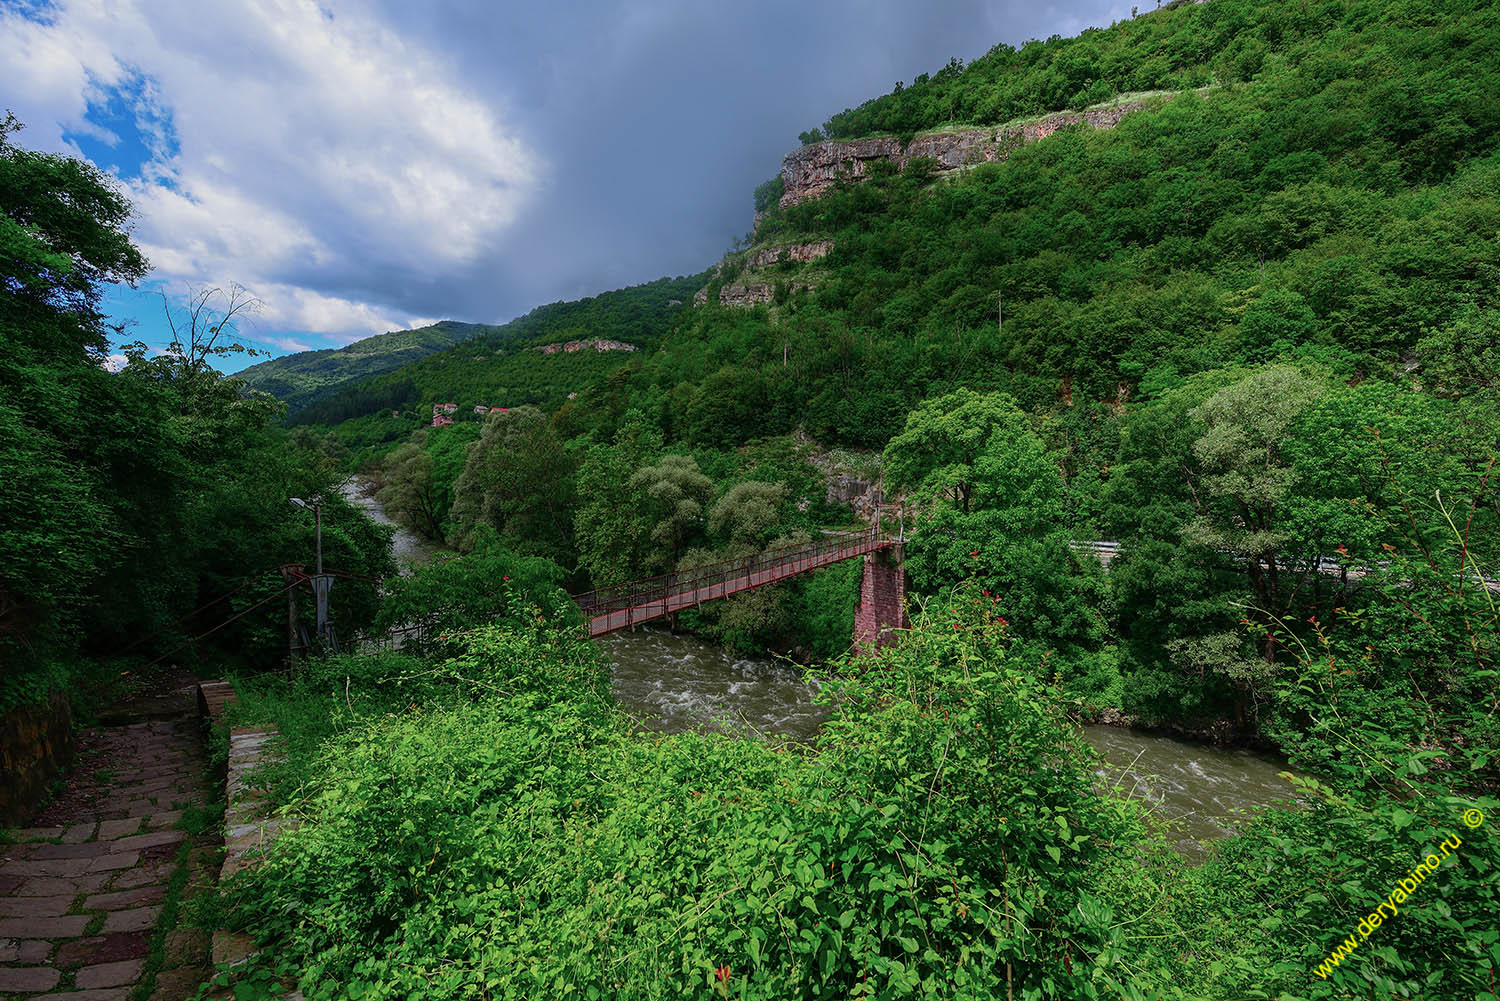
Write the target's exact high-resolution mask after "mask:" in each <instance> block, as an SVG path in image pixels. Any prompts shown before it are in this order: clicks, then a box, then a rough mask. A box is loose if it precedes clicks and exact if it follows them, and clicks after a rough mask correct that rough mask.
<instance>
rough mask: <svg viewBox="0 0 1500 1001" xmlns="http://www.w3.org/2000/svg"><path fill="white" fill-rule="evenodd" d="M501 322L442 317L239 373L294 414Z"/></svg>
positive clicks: (491, 328) (261, 363) (482, 332)
mask: <svg viewBox="0 0 1500 1001" xmlns="http://www.w3.org/2000/svg"><path fill="white" fill-rule="evenodd" d="M497 329H499V328H497V327H492V326H486V325H484V324H480V323H459V322H457V321H456V320H443V321H441V322H439V323H434V324H432V325H431V326H427V327H417V328H415V329H412V330H392V331H390V332H389V333H385V334H376V335H375V336H374V337H366V338H364V339H363V340H359V341H355V342H354V343H353V344H346V345H345V346H344V347H341V348H325V349H323V350H321V351H298V352H297V353H295V354H289V355H284V356H282V357H280V358H272V359H271V360H270V361H263V362H260V363H259V364H256V365H251V366H249V367H248V368H245V369H243V370H241V371H240V372H239V373H238V374H239V377H240V378H241V379H244V380H245V381H246V382H247V383H249V384H250V385H251V386H253V387H254V388H256V389H259V390H262V391H264V392H267V393H270V394H271V395H272V396H274V397H276V398H277V399H278V400H280V401H281V402H282V403H285V404H286V406H287V413H288V414H289V415H290V414H295V413H297V412H298V411H299V410H301V409H302V408H303V407H306V406H307V405H309V404H311V403H316V402H317V401H318V400H322V399H326V398H327V397H329V396H332V395H333V394H334V393H337V392H338V391H339V390H340V389H343V388H344V387H346V386H349V385H352V384H354V383H358V382H362V381H364V380H366V379H370V378H372V377H374V376H377V375H381V374H383V373H385V372H389V371H391V370H393V369H397V368H400V367H401V366H402V365H406V364H409V363H410V362H413V361H416V360H417V359H418V358H422V357H424V356H425V355H430V354H432V353H433V352H434V351H441V350H443V349H444V348H447V347H452V346H453V345H455V344H458V343H460V342H462V341H467V340H469V339H471V338H474V337H478V336H480V335H481V334H485V333H489V332H493V331H495V330H497Z"/></svg>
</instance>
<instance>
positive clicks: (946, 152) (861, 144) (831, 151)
mask: <svg viewBox="0 0 1500 1001" xmlns="http://www.w3.org/2000/svg"><path fill="white" fill-rule="evenodd" d="M1146 104H1147V102H1146V101H1131V102H1128V103H1125V104H1119V105H1115V106H1113V107H1108V108H1091V109H1089V110H1087V111H1065V112H1061V113H1059V114H1056V115H1048V116H1046V117H1045V118H1039V119H1037V120H1036V121H1033V122H1027V123H1025V124H1023V125H1013V126H1008V127H1005V128H999V129H996V128H993V127H992V128H983V129H962V130H958V131H953V132H929V133H926V134H924V135H919V136H916V137H915V138H913V139H912V140H911V142H907V143H903V142H902V141H901V140H900V139H898V138H896V137H894V136H889V137H879V138H874V139H854V140H850V141H848V142H838V141H833V140H830V141H828V142H820V143H814V144H812V145H811V146H803V147H802V148H801V149H798V150H793V151H792V152H791V153H788V154H787V155H786V157H785V159H783V160H782V161H781V180H782V184H783V185H784V186H785V191H784V192H783V194H782V196H781V206H782V208H786V207H787V206H789V205H795V204H797V203H798V202H800V201H804V200H806V199H808V198H812V197H814V196H816V195H820V194H822V193H823V192H824V191H826V190H828V189H829V188H830V187H832V186H833V184H834V182H835V181H837V180H838V179H839V178H840V177H842V176H847V177H849V178H852V179H854V180H860V179H862V178H864V177H865V176H866V175H867V174H868V173H869V169H870V166H869V165H870V164H871V163H873V162H875V161H877V160H887V161H889V162H891V163H893V164H895V165H896V167H897V168H898V169H899V168H903V167H905V166H906V165H907V164H908V163H910V162H911V161H912V160H914V159H917V158H918V157H927V158H929V159H931V160H932V161H933V162H934V163H935V164H936V165H937V169H938V170H954V169H956V168H958V167H966V166H969V165H972V164H976V163H986V162H997V161H1001V160H1005V159H1007V158H1008V157H1009V156H1010V154H1011V152H1012V151H1014V150H1015V149H1017V148H1018V147H1020V146H1023V145H1025V144H1027V143H1033V142H1036V141H1037V140H1039V139H1045V138H1046V137H1047V136H1050V135H1051V134H1052V133H1054V132H1056V131H1057V130H1058V129H1062V128H1067V127H1068V126H1070V125H1080V124H1081V125H1087V126H1089V127H1090V128H1094V129H1112V128H1114V127H1115V126H1116V125H1118V124H1120V121H1121V119H1123V118H1124V117H1125V116H1126V115H1129V114H1131V113H1132V112H1136V111H1140V110H1141V109H1142V108H1144V107H1146Z"/></svg>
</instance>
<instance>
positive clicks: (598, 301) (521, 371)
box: [293, 275, 706, 424]
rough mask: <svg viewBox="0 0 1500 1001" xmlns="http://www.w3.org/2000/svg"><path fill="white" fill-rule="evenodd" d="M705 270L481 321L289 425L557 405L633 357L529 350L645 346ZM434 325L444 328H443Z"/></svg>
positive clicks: (679, 311) (312, 407) (690, 293)
mask: <svg viewBox="0 0 1500 1001" xmlns="http://www.w3.org/2000/svg"><path fill="white" fill-rule="evenodd" d="M705 280H706V276H705V275H692V276H688V277H682V278H659V279H657V280H656V281H654V282H648V283H646V284H644V285H636V286H633V287H631V288H625V289H619V290H617V291H614V292H603V293H600V294H599V295H597V296H592V297H590V298H587V299H578V300H575V301H572V302H558V303H552V304H550V305H547V306H538V307H537V308H536V309H534V310H532V311H531V312H529V313H527V314H526V315H525V316H521V317H517V318H516V319H514V320H512V321H510V322H509V323H506V324H502V325H500V326H498V327H486V328H481V330H480V331H479V332H478V333H476V334H475V336H472V337H470V338H467V339H465V340H463V341H462V342H460V343H458V344H455V345H454V346H453V347H451V348H448V349H447V350H444V351H438V352H436V353H434V354H428V355H426V357H423V358H421V359H420V360H417V361H415V362H410V363H408V364H405V365H402V366H401V367H399V368H397V369H394V370H393V371H390V372H387V373H386V374H384V375H379V376H375V377H374V378H367V379H364V380H362V381H359V382H356V383H355V384H354V385H351V386H347V387H346V388H344V389H342V390H340V391H339V392H338V393H336V394H334V395H332V396H329V397H327V398H326V399H323V400H320V401H318V402H316V403H314V404H312V405H309V406H307V407H306V408H304V409H302V410H301V411H299V412H298V413H296V414H295V416H294V418H293V422H294V423H303V424H336V423H339V422H341V421H345V420H349V419H351V418H357V417H362V416H366V415H368V414H370V413H372V412H376V411H380V410H386V411H389V410H391V409H397V410H401V411H403V412H405V411H408V410H409V411H412V412H414V413H419V414H422V415H424V419H425V418H426V417H431V414H432V409H431V407H432V404H433V403H457V404H459V406H460V408H461V410H460V412H461V413H467V412H468V411H469V410H470V409H471V408H472V407H473V406H474V405H475V404H483V405H484V406H487V407H518V406H522V405H525V404H532V405H538V406H542V407H545V408H546V409H547V410H549V411H550V410H555V409H556V408H558V407H560V406H562V405H563V404H564V402H565V401H566V399H567V397H568V394H569V393H570V392H576V391H581V390H583V389H586V388H587V387H588V386H590V385H592V384H594V383H597V382H599V381H601V380H602V379H604V378H605V377H606V376H607V375H608V374H609V373H610V372H612V371H614V370H615V369H617V368H619V367H620V366H621V365H625V364H627V363H629V362H631V361H632V360H633V359H636V358H638V357H639V356H638V355H636V354H632V353H630V352H624V351H609V352H599V351H595V350H593V349H592V348H588V349H584V350H581V351H577V352H571V353H569V352H561V351H560V352H558V353H556V354H551V355H542V354H538V353H537V352H536V351H534V350H532V348H534V347H538V346H541V345H547V344H558V343H565V342H568V341H576V340H596V339H603V340H613V341H620V342H622V343H625V344H631V345H635V346H636V347H642V348H646V347H651V346H652V345H654V344H655V343H656V342H657V341H658V340H659V339H660V337H661V336H662V334H663V333H664V332H665V331H666V330H667V329H668V328H669V327H670V326H671V325H672V324H673V323H674V322H675V321H676V320H677V318H678V317H679V316H680V315H681V314H682V313H683V311H684V308H685V305H686V304H690V303H691V302H692V299H693V293H694V292H696V291H697V290H698V289H699V288H700V287H701V286H702V285H703V283H704V281H705ZM440 326H441V325H440Z"/></svg>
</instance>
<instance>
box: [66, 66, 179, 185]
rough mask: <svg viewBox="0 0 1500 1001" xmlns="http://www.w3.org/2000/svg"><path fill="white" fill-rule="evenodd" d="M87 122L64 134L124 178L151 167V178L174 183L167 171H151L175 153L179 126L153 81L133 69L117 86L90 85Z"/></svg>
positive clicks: (83, 150)
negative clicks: (163, 103)
mask: <svg viewBox="0 0 1500 1001" xmlns="http://www.w3.org/2000/svg"><path fill="white" fill-rule="evenodd" d="M91 91H92V92H91V94H90V96H89V103H88V111H87V112H86V113H85V114H84V123H83V124H82V125H80V126H77V127H75V128H70V129H67V130H65V131H64V132H63V138H64V139H66V140H67V141H68V142H71V143H73V144H74V145H76V146H77V147H78V148H79V150H80V151H82V153H83V155H84V156H86V157H88V158H89V159H90V160H92V161H93V162H94V163H95V164H97V165H99V166H100V167H101V168H103V169H104V170H107V171H109V172H110V173H112V174H115V175H117V176H118V177H121V178H123V179H126V180H134V179H136V178H139V177H141V176H142V175H143V174H144V173H147V172H148V171H150V173H151V174H152V179H153V180H156V181H159V182H160V183H163V184H166V185H169V186H170V184H171V178H170V176H164V175H165V172H164V171H153V170H150V166H151V165H152V164H155V165H157V166H161V165H164V164H166V163H167V162H169V161H170V160H171V159H172V158H173V157H175V156H176V155H177V150H178V142H177V129H176V127H175V126H174V125H173V123H172V114H171V112H170V111H169V110H168V109H166V108H164V107H163V106H162V104H161V101H160V100H159V98H158V94H157V87H156V83H155V81H153V80H152V79H151V78H150V77H147V76H144V75H142V74H140V73H134V74H132V75H131V76H130V77H129V78H127V79H126V80H125V81H124V82H123V83H121V84H120V85H118V86H115V87H102V86H98V85H97V84H96V85H95V86H94V87H93V88H92V89H91Z"/></svg>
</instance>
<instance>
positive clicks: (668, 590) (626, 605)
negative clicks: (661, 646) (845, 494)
mask: <svg viewBox="0 0 1500 1001" xmlns="http://www.w3.org/2000/svg"><path fill="white" fill-rule="evenodd" d="M894 545H896V540H894V539H889V538H882V537H877V536H870V535H858V536H846V537H841V538H835V539H832V540H823V541H820V542H815V543H810V544H808V545H806V546H799V547H794V548H791V549H786V550H780V551H777V552H771V553H763V554H760V555H758V556H753V557H748V558H746V559H744V560H739V561H729V562H725V563H719V564H714V565H713V566H710V567H704V568H702V569H700V570H698V571H694V574H695V576H694V577H692V578H691V579H684V578H682V577H680V575H677V574H669V575H667V576H664V577H657V578H652V579H651V580H650V581H638V582H636V583H634V584H626V585H624V586H623V587H621V588H616V589H611V590H610V591H607V592H605V591H594V592H590V593H588V594H586V595H577V596H575V598H574V600H576V601H577V602H578V605H579V607H580V608H581V609H583V614H584V616H585V617H586V618H587V619H588V630H589V636H590V637H591V638H592V637H594V636H603V635H604V634H605V633H612V632H615V631H617V630H620V629H626V628H628V627H630V626H636V625H640V624H641V623H644V622H650V621H652V620H653V619H660V618H664V617H665V616H668V615H671V614H672V613H673V612H678V611H681V610H682V609H684V608H695V607H697V606H699V605H701V604H703V602H705V601H714V600H717V599H719V598H727V597H729V596H730V595H732V594H739V593H740V592H741V591H749V590H752V589H754V588H757V587H765V586H766V585H767V584H775V583H777V582H779V581H783V580H786V579H788V578H790V577H795V576H797V575H798V574H804V573H808V572H810V571H813V570H818V569H821V568H822V567H826V566H832V565H833V564H835V563H840V562H842V561H844V560H848V559H853V558H854V557H856V556H863V555H865V554H866V553H873V552H876V551H877V550H881V549H887V548H890V547H891V546H894Z"/></svg>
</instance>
